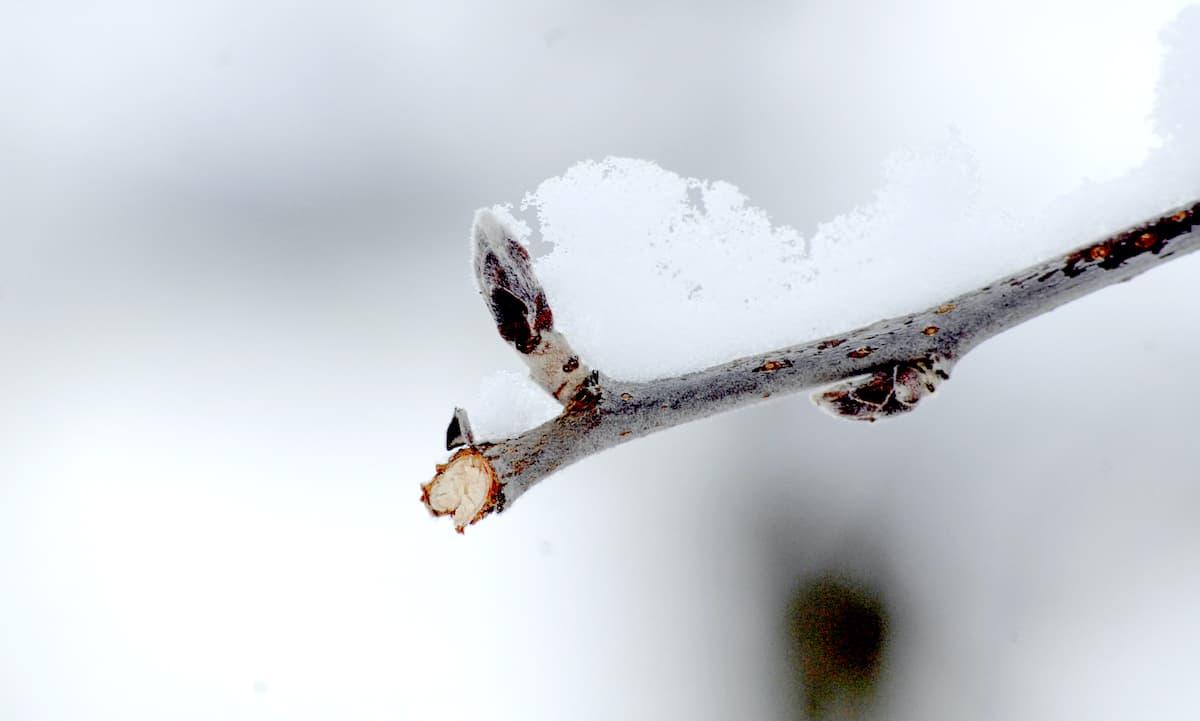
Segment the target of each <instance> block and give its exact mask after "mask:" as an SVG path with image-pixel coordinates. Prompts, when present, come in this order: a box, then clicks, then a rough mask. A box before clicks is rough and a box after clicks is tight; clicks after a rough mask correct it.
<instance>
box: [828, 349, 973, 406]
mask: <svg viewBox="0 0 1200 721" xmlns="http://www.w3.org/2000/svg"><path fill="white" fill-rule="evenodd" d="M950 366H951V363H950V362H949V361H947V360H946V359H945V358H943V357H942V356H939V355H931V356H929V357H928V358H921V359H919V360H915V361H905V362H903V363H897V364H895V365H894V366H892V367H891V368H888V369H885V370H880V371H876V372H874V373H871V374H870V375H864V376H858V377H856V378H851V379H849V380H847V381H843V382H842V383H838V384H837V385H835V386H832V387H831V388H829V390H826V391H823V392H821V393H817V394H815V395H814V396H813V402H814V403H816V404H817V407H819V408H820V409H821V410H823V411H825V412H826V413H829V414H830V415H833V416H836V417H838V418H846V419H848V420H854V421H867V422H871V423H873V422H875V421H877V420H879V419H881V418H891V417H893V416H897V415H900V414H903V413H907V412H909V411H911V410H912V409H914V408H916V407H917V403H919V402H920V401H921V399H922V398H925V397H927V396H931V395H933V394H934V393H936V392H937V389H938V386H939V385H941V384H942V382H943V381H945V380H948V379H949V378H950V373H949V369H950Z"/></svg>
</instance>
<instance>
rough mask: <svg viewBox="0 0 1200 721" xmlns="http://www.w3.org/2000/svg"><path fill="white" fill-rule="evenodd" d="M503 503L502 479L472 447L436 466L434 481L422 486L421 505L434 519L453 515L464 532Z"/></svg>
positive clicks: (456, 526)
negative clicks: (423, 505)
mask: <svg viewBox="0 0 1200 721" xmlns="http://www.w3.org/2000/svg"><path fill="white" fill-rule="evenodd" d="M503 501H504V494H503V491H502V490H501V488H500V480H499V479H498V478H497V477H496V471H495V470H494V469H493V468H492V464H491V463H490V462H488V460H487V458H485V457H484V455H483V453H482V452H481V451H480V450H479V449H477V448H475V447H472V446H468V447H466V448H463V449H462V450H460V451H458V453H455V454H454V455H453V456H452V457H451V458H450V460H449V462H447V463H446V464H445V465H439V466H438V467H437V473H436V474H434V476H433V480H431V481H429V483H425V484H422V486H421V502H422V503H424V504H425V507H426V508H428V509H429V512H430V513H432V514H433V515H434V516H450V517H451V518H452V520H453V521H454V530H456V531H458V532H459V533H462V532H463V530H464V529H465V528H466V527H467V526H469V525H471V524H472V523H475V522H477V521H479V520H480V519H481V518H483V517H485V516H487V515H488V514H489V513H491V512H492V511H495V510H498V509H499V508H500V507H501V506H502V505H503Z"/></svg>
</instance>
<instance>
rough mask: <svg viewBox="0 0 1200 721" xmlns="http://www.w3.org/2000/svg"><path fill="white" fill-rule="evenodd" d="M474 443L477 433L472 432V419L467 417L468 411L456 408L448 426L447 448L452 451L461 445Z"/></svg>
mask: <svg viewBox="0 0 1200 721" xmlns="http://www.w3.org/2000/svg"><path fill="white" fill-rule="evenodd" d="M474 444H475V434H474V433H472V432H471V421H470V419H468V418H467V411H466V410H465V409H463V408H455V409H454V415H453V416H451V418H450V425H449V426H447V427H446V450H448V451H452V450H454V449H455V448H458V447H460V446H470V445H474Z"/></svg>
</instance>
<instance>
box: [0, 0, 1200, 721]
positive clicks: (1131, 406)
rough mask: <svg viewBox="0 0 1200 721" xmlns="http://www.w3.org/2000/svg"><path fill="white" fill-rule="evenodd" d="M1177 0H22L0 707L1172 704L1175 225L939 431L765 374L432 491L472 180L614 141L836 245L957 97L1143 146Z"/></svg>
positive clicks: (1179, 283) (1183, 361) (1183, 535)
mask: <svg viewBox="0 0 1200 721" xmlns="http://www.w3.org/2000/svg"><path fill="white" fill-rule="evenodd" d="M1187 4H1188V3H1186V2H1183V1H1182V0H1140V1H1139V2H1111V3H1095V2H1082V1H1076V0H1041V1H1039V2H1033V1H1032V0H1009V1H1008V2H973V3H956V2H950V1H949V0H929V1H928V2H913V3H904V4H900V3H886V2H867V1H865V0H864V1H849V2H804V1H796V2H782V1H779V2H763V3H717V2H662V3H655V2H637V3H633V2H609V3H603V4H600V3H596V4H582V3H555V2H548V1H543V2H535V1H532V0H530V1H526V0H518V1H515V2H507V3H482V2H480V3H470V2H441V3H426V2H422V3H413V2H400V3H384V2H370V1H368V0H346V1H343V2H339V3H329V2H281V1H277V0H267V1H264V2H257V3H252V4H248V3H235V2H232V1H226V0H200V1H193V2H148V1H147V2H134V1H132V0H131V1H129V2H117V1H113V2H88V3H84V2H75V1H72V0H46V1H44V2H39V3H36V4H35V3H24V4H16V3H9V4H6V5H4V6H0V334H2V335H0V338H2V341H0V343H2V345H0V648H2V649H3V651H2V652H0V716H3V717H5V718H11V719H22V720H28V721H34V720H37V719H78V720H82V719H97V720H100V719H104V720H108V719H112V720H117V719H121V720H140V719H146V720H150V719H164V718H170V719H380V720H383V719H389V720H408V719H413V720H421V719H450V718H467V719H579V720H585V719H651V718H663V717H666V718H687V719H726V718H735V717H736V718H763V719H786V718H803V717H806V716H809V717H836V718H894V719H926V718H930V717H934V718H939V717H941V718H988V719H1041V718H1045V719H1061V718H1064V717H1067V718H1094V719H1095V718H1129V717H1132V716H1136V717H1149V718H1153V717H1175V718H1178V717H1187V716H1191V715H1193V714H1194V710H1193V708H1192V707H1193V696H1194V689H1193V680H1194V678H1195V676H1196V672H1197V670H1198V669H1200V656H1198V652H1197V650H1196V649H1197V647H1200V620H1198V619H1197V618H1196V616H1195V612H1194V610H1195V608H1196V603H1197V593H1198V592H1200V564H1198V563H1197V561H1196V559H1197V557H1198V555H1197V554H1198V552H1200V527H1198V524H1197V523H1196V518H1197V514H1198V512H1200V487H1198V485H1197V483H1196V481H1197V479H1198V476H1200V474H1198V473H1197V471H1196V462H1195V456H1194V453H1193V452H1192V451H1191V449H1190V448H1189V446H1188V444H1189V442H1191V441H1193V440H1194V438H1193V437H1194V435H1195V429H1196V420H1195V413H1194V410H1193V409H1194V408H1195V406H1196V405H1197V403H1198V402H1200V395H1197V391H1196V387H1195V384H1194V383H1191V382H1189V380H1188V379H1190V378H1192V377H1193V376H1194V374H1195V368H1196V367H1197V365H1198V364H1200V332H1196V331H1195V329H1196V328H1197V327H1200V324H1198V323H1197V319H1196V318H1195V313H1194V308H1195V301H1196V299H1197V296H1196V291H1195V288H1196V283H1197V279H1198V278H1200V260H1197V259H1195V258H1192V259H1183V260H1180V261H1179V262H1176V263H1171V264H1169V265H1167V266H1164V267H1163V268H1162V269H1161V270H1156V271H1155V272H1154V273H1153V274H1152V275H1151V276H1147V277H1144V278H1141V279H1138V280H1136V281H1135V282H1133V283H1129V284H1124V285H1122V286H1120V287H1117V288H1111V289H1108V290H1106V291H1104V292H1103V293H1100V294H1098V295H1096V296H1094V297H1090V298H1087V299H1085V300H1083V301H1080V302H1077V303H1075V304H1072V305H1071V306H1069V307H1065V308H1063V309H1061V310H1059V311H1056V312H1054V313H1053V314H1051V315H1049V316H1047V317H1044V318H1041V319H1039V320H1037V321H1034V322H1031V323H1028V324H1026V325H1025V326H1022V327H1020V328H1018V329H1016V330H1014V331H1012V332H1009V333H1006V334H1004V335H1003V336H1002V337H999V338H997V339H995V340H993V341H991V342H989V343H988V344H986V345H984V346H983V347H981V348H980V349H979V350H977V351H976V352H974V353H972V354H971V355H970V356H969V357H968V358H967V359H966V360H964V361H963V362H962V363H961V364H959V366H958V368H957V372H956V374H955V379H954V380H953V382H951V383H949V384H947V385H946V386H945V387H944V388H945V390H944V393H941V394H939V396H940V397H939V399H938V400H937V401H936V402H934V403H930V404H928V405H927V406H923V407H922V409H921V411H920V412H919V413H916V414H914V415H913V416H912V417H911V418H905V419H902V420H899V421H897V422H894V423H889V424H876V425H874V426H869V427H868V426H859V425H853V424H847V423H838V422H835V421H833V420H830V419H829V418H826V417H824V416H822V415H821V414H819V413H817V412H816V411H815V410H814V409H813V408H812V407H811V405H810V404H809V403H808V402H807V400H805V399H804V398H802V397H801V398H792V399H781V400H779V401H775V402H771V403H768V404H763V405H760V406H756V407H754V408H750V409H747V410H743V411H739V412H736V413H731V414H727V415H724V416H721V417H718V418H713V419H710V420H707V421H703V422H700V423H696V424H693V425H689V426H685V427H681V428H677V429H672V430H670V431H667V432H664V433H662V434H659V435H657V436H655V437H652V438H649V439H646V440H642V441H639V442H637V443H634V444H630V445H629V446H626V447H621V448H617V449H614V450H612V451H609V452H606V453H604V454H602V455H599V456H596V457H593V458H591V459H588V460H587V461H585V462H582V463H580V464H578V465H576V466H573V467H571V468H568V469H566V470H564V471H562V472H560V473H559V474H557V475H556V476H555V477H554V478H553V479H551V480H550V481H548V482H546V483H544V484H542V485H540V486H538V487H537V488H536V489H534V490H533V491H531V492H530V493H529V494H528V495H526V496H525V497H523V498H522V499H521V501H520V503H519V504H516V505H514V506H513V508H512V509H511V510H510V511H509V512H506V513H505V514H503V515H501V516H497V517H494V518H491V519H489V520H488V521H487V522H486V523H483V524H480V525H479V526H476V527H473V528H471V529H470V530H469V532H468V533H467V534H466V535H465V536H463V537H460V536H457V535H456V534H454V533H453V532H452V530H451V528H450V525H449V524H448V523H446V522H445V521H444V519H443V520H442V521H441V522H435V521H434V520H432V519H430V518H429V517H428V516H427V515H426V513H425V511H424V509H423V508H422V506H421V504H420V503H419V502H418V494H419V490H418V486H419V484H420V483H421V482H424V481H426V480H428V478H429V477H430V476H431V475H432V473H433V466H434V464H435V463H436V462H440V461H442V460H444V458H445V456H446V454H445V452H444V450H443V447H442V441H443V433H444V430H445V425H446V423H447V421H448V420H449V418H450V413H451V410H452V409H453V407H454V406H455V405H456V404H462V403H464V402H465V401H466V400H467V399H469V398H471V397H472V396H473V395H474V394H475V392H476V389H477V387H478V385H479V382H480V379H481V378H482V377H484V376H485V375H487V374H488V373H491V372H493V371H495V370H501V369H518V368H519V367H520V361H519V360H518V359H517V358H516V357H515V354H513V353H512V352H511V351H510V350H509V349H507V348H506V347H505V346H504V345H503V344H502V343H501V342H500V341H499V339H498V338H497V337H496V334H495V331H494V329H493V328H492V327H491V324H490V322H489V319H488V317H487V314H486V313H485V311H484V309H483V306H482V304H481V302H480V301H479V299H478V297H477V295H476V292H475V289H474V286H473V282H472V279H471V277H470V275H469V270H468V268H469V266H468V257H467V251H466V245H467V243H466V240H467V231H468V226H469V223H470V219H471V213H472V211H473V210H474V209H475V208H477V207H480V206H484V205H490V204H492V203H495V202H504V201H509V202H512V201H519V200H520V197H521V195H522V194H523V193H524V192H525V191H527V190H531V189H533V188H534V187H536V185H537V184H538V183H539V182H540V181H541V180H542V179H544V178H546V177H549V176H553V175H557V174H559V173H561V172H562V171H563V170H565V169H566V168H567V167H568V166H569V165H571V164H572V163H575V162H577V161H579V160H583V159H587V158H595V159H599V158H601V157H603V156H606V155H623V156H631V157H641V158H647V159H651V160H654V161H656V162H658V163H659V164H661V165H662V166H663V167H665V168H668V169H670V170H673V171H675V172H678V173H680V174H683V175H686V176H696V177H705V178H713V179H718V178H719V179H724V180H728V181H730V182H732V183H735V184H736V185H738V186H739V187H740V188H741V190H742V191H743V192H745V193H746V194H747V195H748V196H749V197H750V198H751V200H752V201H753V202H754V203H755V204H756V205H758V206H760V207H762V208H765V209H767V210H769V211H770V212H771V214H772V216H773V219H774V220H775V221H776V222H778V223H782V224H788V225H792V226H794V227H796V228H797V229H799V230H800V231H801V233H803V234H805V235H810V234H811V230H812V228H813V227H815V225H816V224H817V223H819V222H822V221H827V220H830V219H832V218H835V217H837V216H838V215H840V214H843V213H847V212H849V211H851V210H853V209H854V208H855V207H857V206H859V205H861V204H862V203H865V202H867V201H869V200H870V199H871V198H872V197H873V194H874V192H875V190H876V188H877V187H878V186H879V183H880V177H881V175H880V174H881V168H882V166H883V163H884V161H885V159H886V158H887V157H888V156H889V154H891V153H894V152H896V151H901V150H904V149H905V148H910V147H921V146H923V145H924V144H926V143H929V142H938V141H940V139H942V138H944V137H946V134H947V132H948V131H952V132H954V133H957V134H958V135H959V136H960V137H961V138H962V139H963V140H964V142H966V143H967V144H969V145H970V147H971V148H972V151H973V153H974V155H975V159H976V162H977V163H978V165H979V168H980V177H981V178H982V179H983V182H985V183H986V184H989V185H992V186H995V187H1002V188H1004V189H1005V192H1008V193H1013V194H1017V195H1021V194H1024V195H1027V196H1028V197H1029V198H1033V199H1035V200H1045V201H1046V202H1051V201H1052V200H1053V199H1054V198H1055V197H1057V196H1058V195H1062V194H1067V193H1072V192H1077V191H1079V189H1080V188H1085V189H1086V187H1087V185H1088V184H1089V183H1101V182H1104V181H1106V180H1109V179H1113V178H1117V177H1120V176H1121V175H1123V174H1124V173H1126V172H1127V171H1129V170H1130V169H1132V168H1134V167H1136V166H1137V165H1139V164H1140V163H1141V162H1142V161H1143V159H1144V158H1145V157H1146V155H1147V153H1149V152H1151V151H1152V150H1153V149H1154V148H1155V147H1157V146H1158V145H1160V144H1161V142H1162V138H1161V136H1160V131H1161V128H1158V127H1156V125H1155V121H1154V117H1153V112H1154V109H1155V94H1154V93H1155V87H1156V83H1157V80H1158V77H1159V72H1160V68H1161V66H1162V61H1163V53H1162V46H1161V43H1160V41H1159V37H1160V32H1162V31H1163V29H1164V28H1166V27H1167V26H1168V25H1169V24H1170V23H1171V22H1172V21H1173V19H1174V18H1176V16H1177V14H1179V13H1180V11H1181V10H1183V8H1184V6H1186V5H1187ZM1197 13H1198V11H1197V9H1196V8H1191V9H1188V10H1184V11H1183V16H1181V17H1180V20H1179V22H1183V21H1184V20H1188V18H1190V22H1191V23H1192V25H1190V26H1188V27H1195V23H1196V18H1197ZM1193 36H1194V35H1193ZM1013 242H1014V243H1016V242H1020V239H1013ZM887 252H888V251H887V249H881V250H880V253H881V257H883V258H886V257H887V256H886V253H887ZM949 270H950V271H952V270H953V269H949ZM997 270H998V273H999V272H1004V270H1006V269H997ZM629 292H637V291H636V289H630V291H629ZM635 489H636V495H637V497H638V498H640V499H641V501H640V502H639V503H637V504H634V503H631V501H630V499H631V498H632V497H633V495H634V491H635Z"/></svg>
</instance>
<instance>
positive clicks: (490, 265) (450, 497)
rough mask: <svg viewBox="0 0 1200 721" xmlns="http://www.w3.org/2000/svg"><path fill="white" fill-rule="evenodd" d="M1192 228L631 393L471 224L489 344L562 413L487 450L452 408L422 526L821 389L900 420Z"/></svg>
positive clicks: (842, 407) (501, 236)
mask: <svg viewBox="0 0 1200 721" xmlns="http://www.w3.org/2000/svg"><path fill="white" fill-rule="evenodd" d="M1198 224H1200V202H1197V203H1191V204H1189V205H1187V206H1183V207H1181V208H1178V209H1176V210H1173V211H1171V212H1169V213H1168V214H1166V215H1163V216H1161V217H1158V218H1155V219H1153V220H1150V221H1148V222H1145V223H1142V224H1140V225H1138V226H1135V227H1133V228H1129V229H1127V230H1124V231H1122V232H1120V233H1118V234H1116V235H1113V236H1111V237H1109V238H1106V239H1104V240H1101V241H1099V242H1096V243H1092V244H1090V245H1086V246H1084V247H1081V248H1077V249H1076V250H1073V251H1071V252H1069V253H1067V254H1065V255H1061V256H1057V257H1055V258H1052V259H1051V260H1048V261H1046V262H1044V263H1041V264H1040V265H1036V266H1033V267H1030V268H1026V269H1025V270H1023V271H1021V272H1020V273H1017V274H1015V275H1011V276H1008V277H1005V278H1002V279H1000V280H997V281H996V282H994V283H990V284H988V285H986V286H983V287H981V288H979V289H977V290H973V291H970V292H968V293H964V294H962V295H960V296H958V297H956V298H953V299H951V300H949V301H947V302H945V303H942V304H940V305H937V306H935V307H932V308H928V309H926V310H923V311H920V312H917V313H912V314H910V315H906V316H901V317H898V318H890V319H887V320H881V321H879V322H876V323H873V324H871V325H869V326H866V327H863V328H859V329H857V330H852V331H849V332H847V333H843V334H840V335H837V336H832V337H829V338H825V339H822V340H817V341H812V342H808V343H802V344H800V345H794V346H788V347H786V348H780V349H779V350H776V351H772V352H769V353H763V354H760V355H755V356H749V357H746V358H739V359H737V360H733V361H730V362H728V363H724V364H722V365H718V366H713V367H711V368H707V369H705V370H701V371H696V372H694V373H687V374H684V375H681V376H675V377H671V378H661V379H657V380H653V381H649V382H637V383H635V382H627V381H621V380H617V379H615V378H609V377H607V376H605V375H603V374H601V373H598V372H595V371H588V369H587V368H586V367H585V366H584V365H583V364H582V362H581V361H580V360H579V359H578V357H577V356H576V355H575V354H574V353H572V352H571V350H570V346H569V345H568V344H567V342H566V339H565V338H564V337H563V336H562V334H561V333H557V332H555V331H554V330H553V316H552V315H551V312H550V307H549V304H548V302H547V300H546V295H545V292H544V291H543V290H542V288H541V284H540V283H539V282H538V281H537V278H536V277H535V276H534V275H533V272H532V269H531V268H530V264H529V256H528V254H527V253H526V252H525V250H524V248H522V247H521V245H520V244H519V243H517V242H516V241H515V240H514V239H513V234H512V233H511V231H508V230H506V229H505V228H504V226H503V224H502V223H500V222H499V220H498V219H497V218H496V217H495V216H494V215H493V214H492V213H490V212H488V211H480V212H479V213H478V214H477V215H476V218H475V228H474V237H475V242H476V263H475V266H476V273H477V275H478V279H479V288H480V292H481V293H482V294H483V296H484V299H485V301H487V303H488V306H489V308H490V309H491V311H492V315H493V317H494V318H495V320H496V323H497V327H498V329H499V331H500V335H501V337H503V338H504V339H505V340H507V341H509V342H510V343H511V344H512V345H513V347H514V348H516V349H517V351H518V352H519V353H521V354H522V356H523V357H524V358H525V360H526V363H528V364H529V366H530V370H531V373H532V375H533V377H534V379H535V380H537V381H538V383H539V384H540V385H541V386H542V387H543V388H545V389H546V390H547V391H548V392H550V393H551V394H553V395H554V396H555V398H558V399H559V400H560V401H561V402H563V404H564V408H563V412H562V413H561V414H560V415H559V416H558V417H556V418H554V419H553V420H550V421H548V422H546V423H544V424H542V425H540V426H538V427H536V428H532V429H530V430H528V431H526V432H524V433H522V434H520V435H518V436H515V437H513V438H507V439H503V440H498V441H491V442H487V441H485V442H476V441H475V439H474V438H472V437H470V429H469V423H467V421H466V414H465V412H463V411H461V409H456V412H455V417H454V419H453V420H452V421H451V427H450V429H449V430H448V432H447V437H448V438H447V440H448V442H447V450H450V449H451V448H452V447H453V446H452V445H451V443H450V441H451V440H452V439H451V436H454V437H455V439H456V440H457V441H458V445H463V446H464V447H462V448H461V449H460V450H458V452H456V453H455V454H454V455H453V456H452V457H451V459H450V460H449V461H448V462H447V463H446V464H445V465H439V466H438V467H437V473H436V474H435V475H434V477H433V479H432V480H431V481H429V482H428V483H426V484H424V485H423V486H422V496H421V498H422V501H423V502H424V503H425V505H426V507H427V508H428V509H429V510H430V512H431V513H433V514H434V515H451V516H453V520H454V524H455V527H456V529H457V530H458V531H459V532H460V533H461V532H462V531H463V529H464V528H465V527H466V526H467V525H468V524H471V523H474V522H476V521H478V520H480V519H481V518H483V517H484V516H486V515H488V514H490V513H493V512H499V511H502V510H504V508H505V507H506V506H507V505H509V504H511V503H512V502H513V501H514V500H516V499H517V498H518V497H520V495H521V494H522V493H524V492H525V491H526V490H528V489H529V488H530V486H532V485H534V484H535V483H537V482H538V481H540V480H541V479H543V478H545V477H546V476H548V475H550V474H552V473H553V472H554V471H556V470H558V469H559V468H562V467H563V466H566V465H568V464H570V463H573V462H575V461H577V460H579V459H581V458H584V457H586V456H589V455H591V454H593V453H598V452H599V451H602V450H604V449H606V448H610V447H612V446H615V445H617V444H620V443H624V442H626V441H630V440H633V439H634V438H640V437H641V436H645V435H648V434H650V433H653V432H654V431H657V430H661V429H664V428H670V427H671V426H676V425H679V424H681V423H686V422H688V421H692V420H695V419H698V418H703V417H706V416H710V415H713V414H715V413H720V412H722V411H726V410H730V409H733V408H737V407H739V406H743V405H746V404H749V403H752V402H755V401H759V400H761V399H764V398H770V397H771V396H774V395H781V394H786V393H795V392H797V391H801V390H805V389H810V388H815V387H822V386H829V385H830V384H834V385H833V386H832V387H830V388H828V389H827V390H825V391H823V392H820V393H818V394H816V395H815V396H814V401H815V402H816V403H817V405H818V406H820V407H821V408H822V409H824V410H826V411H828V412H829V413H831V414H833V415H835V416H839V417H842V418H850V419H855V420H865V421H875V420H877V419H879V418H885V417H889V416H894V415H897V414H900V413H904V412H907V411H909V410H911V409H912V408H914V407H915V406H916V405H917V404H918V402H919V401H920V400H921V399H922V398H924V397H925V396H928V395H930V394H932V393H934V392H935V391H936V390H937V388H938V386H939V385H940V384H941V383H942V382H943V381H945V380H947V379H949V377H950V375H949V373H950V370H951V369H952V367H953V364H954V363H955V362H956V361H957V360H958V359H960V358H961V357H962V356H963V355H964V354H966V353H967V352H969V351H970V350H972V349H973V348H975V347H976V346H977V345H979V344H980V343H982V342H983V341H985V340H987V339H988V338H991V337H992V336H994V335H996V334H998V333H1002V332H1003V331H1005V330H1007V329H1009V328H1012V327H1013V326H1016V325H1018V324H1020V323H1023V322H1025V321H1026V320H1029V319H1030V318H1033V317H1035V316H1038V315H1041V314H1043V313H1046V312H1048V311H1050V310H1053V309H1054V308H1057V307H1058V306H1060V305H1062V304H1064V303H1067V302H1069V301H1071V300H1074V299H1076V298H1079V297H1081V296H1084V295H1087V294H1088V293H1092V292H1095V291H1097V290H1100V289H1101V288H1104V287H1106V286H1109V285H1112V284H1114V283H1119V282H1122V281H1126V280H1129V279H1131V278H1133V277H1134V276H1136V275H1139V274H1140V273H1143V272H1145V271H1147V270H1149V269H1150V268H1153V267H1155V266H1156V265H1158V264H1160V263H1161V262H1163V261H1166V260H1169V259H1173V258H1177V257H1179V256H1182V255H1184V254H1186V253H1189V252H1191V251H1193V250H1196V249H1197V247H1200V229H1198V228H1197V225H1198ZM464 428H465V429H466V430H465V432H464V431H463V429H464Z"/></svg>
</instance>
